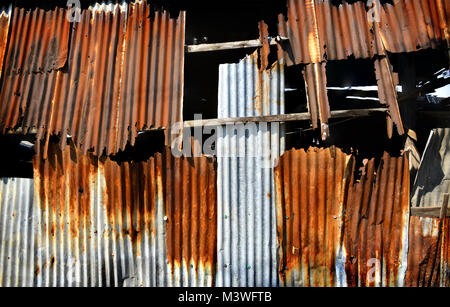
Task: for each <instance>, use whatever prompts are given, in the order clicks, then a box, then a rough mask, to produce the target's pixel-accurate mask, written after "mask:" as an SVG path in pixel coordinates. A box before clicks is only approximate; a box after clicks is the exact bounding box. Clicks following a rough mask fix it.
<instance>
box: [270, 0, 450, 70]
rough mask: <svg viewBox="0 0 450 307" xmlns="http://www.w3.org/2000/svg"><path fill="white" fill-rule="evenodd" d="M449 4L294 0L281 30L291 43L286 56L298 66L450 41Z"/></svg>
mask: <svg viewBox="0 0 450 307" xmlns="http://www.w3.org/2000/svg"><path fill="white" fill-rule="evenodd" d="M446 2H447V1H446V0H399V1H394V5H392V4H385V5H382V6H381V5H378V7H377V6H375V7H373V8H369V9H366V6H365V1H357V2H354V3H352V4H349V3H347V2H343V3H342V4H340V5H339V6H336V5H333V4H332V3H331V1H329V0H288V15H287V16H283V15H282V14H280V15H279V19H278V32H279V35H281V36H286V37H289V43H286V44H282V45H281V47H280V48H281V50H282V52H281V53H280V54H283V57H284V58H285V60H286V64H287V65H294V64H302V63H303V64H308V63H319V62H322V61H325V60H343V59H346V58H348V57H349V56H351V55H353V56H354V57H355V58H372V57H373V56H374V55H385V51H386V50H387V51H389V52H411V51H417V50H420V49H425V48H437V47H439V46H441V45H442V43H445V42H447V44H448V23H449V16H448V3H446ZM378 11H379V12H380V13H379V14H378V13H376V12H378Z"/></svg>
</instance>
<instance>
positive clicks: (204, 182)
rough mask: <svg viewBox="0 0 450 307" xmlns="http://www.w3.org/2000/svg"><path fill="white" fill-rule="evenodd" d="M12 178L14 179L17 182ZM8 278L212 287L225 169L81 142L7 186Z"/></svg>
mask: <svg viewBox="0 0 450 307" xmlns="http://www.w3.org/2000/svg"><path fill="white" fill-rule="evenodd" d="M11 181H13V182H11ZM0 196H1V203H0V204H1V206H2V207H1V210H2V211H1V212H2V219H1V220H0V224H1V227H0V234H1V239H2V244H1V246H0V253H1V255H0V257H1V258H0V259H1V262H0V276H1V277H2V280H1V284H2V285H18V286H212V284H213V274H214V268H215V263H216V240H217V236H216V231H217V229H216V228H217V219H216V210H217V208H216V173H215V169H214V164H213V161H212V160H211V159H210V158H206V157H201V158H180V159H178V158H174V157H173V156H172V155H171V153H170V150H169V149H168V148H167V149H166V150H165V151H164V153H157V154H156V155H155V156H154V157H151V158H150V159H149V160H148V161H145V162H125V163H122V164H121V165H119V164H117V163H116V162H114V161H111V160H109V159H107V158H102V159H98V158H96V157H95V156H93V155H83V154H82V153H81V152H80V151H79V150H77V149H76V148H75V146H73V144H72V145H71V146H70V147H69V146H67V148H66V149H65V150H64V151H61V150H60V149H59V148H58V146H57V145H56V144H51V145H50V147H49V156H48V159H47V160H42V159H41V157H38V156H36V157H35V158H34V195H33V181H32V180H30V179H26V180H25V179H23V180H22V179H18V180H13V179H8V180H7V181H6V182H5V181H4V182H3V183H2V189H1V190H0Z"/></svg>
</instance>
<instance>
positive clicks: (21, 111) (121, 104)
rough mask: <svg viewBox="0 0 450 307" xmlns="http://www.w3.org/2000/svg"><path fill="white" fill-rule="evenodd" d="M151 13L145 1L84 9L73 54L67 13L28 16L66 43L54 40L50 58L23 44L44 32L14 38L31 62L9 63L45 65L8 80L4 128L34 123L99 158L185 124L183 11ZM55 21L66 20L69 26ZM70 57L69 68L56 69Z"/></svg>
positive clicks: (74, 32) (25, 21) (42, 131)
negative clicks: (154, 131) (144, 132)
mask: <svg viewBox="0 0 450 307" xmlns="http://www.w3.org/2000/svg"><path fill="white" fill-rule="evenodd" d="M150 11H151V8H150V5H149V4H147V3H146V2H145V1H137V2H135V3H130V4H128V5H127V4H121V5H119V4H107V5H106V4H102V5H100V4H96V5H95V6H91V7H89V8H88V9H86V10H83V11H82V12H81V20H80V22H79V23H73V24H72V32H71V42H70V50H69V54H68V57H67V48H66V47H64V48H63V47H62V46H67V45H68V44H69V42H68V30H67V37H66V32H64V31H65V29H66V28H67V29H68V26H67V25H68V22H67V19H66V16H65V13H66V11H65V10H63V9H56V10H53V11H48V13H46V14H40V11H39V10H35V11H33V12H30V13H29V14H24V16H23V17H22V19H20V20H22V23H23V24H25V25H28V24H33V22H34V20H40V21H41V22H40V23H38V24H41V23H42V24H45V25H49V27H50V26H53V27H56V28H55V29H52V30H51V31H50V30H49V29H47V30H46V32H48V33H60V32H62V33H64V35H61V36H62V37H63V38H64V39H65V40H64V41H62V40H58V39H57V40H54V41H52V42H53V43H52V44H50V46H54V48H56V49H55V50H53V53H50V54H51V55H52V56H53V57H50V59H51V60H53V61H49V60H48V59H47V58H46V57H43V56H42V55H41V53H42V54H44V55H45V54H46V53H45V52H39V53H38V54H37V55H39V56H38V57H37V58H36V56H37V55H35V53H36V52H35V51H30V50H32V49H30V48H25V47H26V46H28V45H29V44H32V43H33V42H34V40H39V39H40V38H41V37H45V35H44V34H42V33H39V32H36V33H35V35H30V38H29V37H28V36H26V37H25V39H24V38H23V37H19V36H18V35H17V34H16V35H15V36H14V35H12V38H11V46H15V45H18V46H19V47H20V48H19V49H17V50H19V51H18V52H19V54H20V57H18V58H19V59H22V58H24V59H30V61H31V62H30V63H31V64H29V65H28V64H27V63H28V62H27V61H25V60H22V61H19V62H18V64H16V62H17V61H12V63H13V64H14V65H15V66H18V65H19V64H20V65H22V64H21V63H25V64H27V65H25V66H24V65H22V66H24V67H32V68H33V69H34V70H39V68H40V67H41V66H43V67H44V68H45V69H41V70H42V71H41V72H40V73H31V74H28V75H27V74H25V73H24V71H17V73H16V74H12V73H11V74H10V75H8V76H7V77H6V78H5V81H4V84H3V87H4V89H3V90H2V95H1V97H0V98H1V103H2V111H3V113H2V117H1V128H2V129H3V131H4V130H5V129H8V128H16V127H21V128H22V129H23V130H24V132H26V131H27V130H28V129H30V128H33V127H36V128H37V129H38V137H39V138H43V137H44V135H45V133H46V132H50V133H57V134H61V135H62V136H63V137H62V138H61V147H63V146H64V142H65V136H66V135H67V134H69V135H72V137H73V139H74V141H75V143H76V144H77V146H79V147H80V148H81V149H82V151H83V152H84V153H86V152H87V150H90V149H93V151H94V153H96V154H98V155H101V154H102V153H103V150H106V154H111V153H115V152H117V151H118V150H119V149H124V148H125V145H126V144H127V142H128V141H129V142H130V143H131V144H134V139H135V137H136V135H137V131H138V130H139V129H143V128H150V127H154V128H163V127H165V128H170V126H171V125H172V124H173V123H175V122H178V121H181V120H182V111H181V110H182V96H183V95H182V91H183V86H182V85H183V67H184V25H185V21H184V19H185V17H184V16H185V14H184V12H180V14H179V16H178V17H177V18H170V16H169V13H168V12H166V11H156V12H155V14H154V16H152V14H151V12H150ZM41 15H42V16H41ZM15 20H16V19H15ZM16 21H17V20H16ZM58 25H64V27H63V30H64V31H63V30H61V29H59V28H58V27H57V26H58ZM18 27H19V26H17V28H18ZM43 28H45V27H43ZM13 29H15V28H13ZM38 29H40V28H39V27H38ZM12 32H13V34H14V33H15V32H14V30H13V31H12ZM16 36H17V37H16ZM47 36H48V34H47ZM14 50H16V49H12V48H10V50H9V53H8V55H9V54H10V53H12V52H13V51H14ZM44 51H45V50H44ZM63 51H65V53H64V52H63ZM10 57H13V56H12V55H11V56H10ZM13 58H16V57H13ZM66 60H67V61H66ZM66 62H67V66H66V67H64V69H62V70H57V71H55V70H52V69H57V68H61V67H62V65H64V63H66ZM42 63H44V64H45V65H44V64H42ZM11 65H12V64H11ZM14 65H13V66H12V67H15V66H14ZM138 66H139V69H137V67H138ZM35 67H37V69H36V68H35ZM22 118H23V119H22ZM47 140H48V134H47ZM44 157H45V152H44Z"/></svg>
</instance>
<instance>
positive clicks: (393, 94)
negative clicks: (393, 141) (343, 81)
mask: <svg viewBox="0 0 450 307" xmlns="http://www.w3.org/2000/svg"><path fill="white" fill-rule="evenodd" d="M374 62H375V63H374V66H375V76H376V79H377V85H378V97H379V99H380V102H381V103H382V104H385V105H387V106H388V108H389V116H390V120H391V121H392V122H393V123H394V124H395V126H396V128H397V132H398V134H400V135H402V134H404V133H405V129H404V128H403V123H402V119H401V116H400V109H399V107H398V101H397V91H396V86H397V84H398V77H397V75H396V74H395V73H393V71H392V66H391V64H390V63H389V59H388V57H386V56H384V57H382V58H380V59H375V61H374ZM388 136H389V137H392V129H390V128H389V127H388Z"/></svg>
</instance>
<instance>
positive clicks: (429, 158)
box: [411, 128, 450, 207]
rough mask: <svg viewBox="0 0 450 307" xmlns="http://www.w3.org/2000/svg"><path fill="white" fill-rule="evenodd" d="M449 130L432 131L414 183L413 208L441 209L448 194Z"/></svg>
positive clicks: (449, 188)
mask: <svg viewBox="0 0 450 307" xmlns="http://www.w3.org/2000/svg"><path fill="white" fill-rule="evenodd" d="M449 144H450V128H437V129H433V130H432V131H431V133H430V137H429V139H428V143H427V146H426V148H425V152H424V154H423V156H422V161H421V162H420V166H419V170H418V171H417V176H416V179H415V181H414V188H413V191H412V193H411V194H412V198H411V205H412V206H413V207H441V205H442V195H443V194H444V193H450V149H449Z"/></svg>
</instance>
